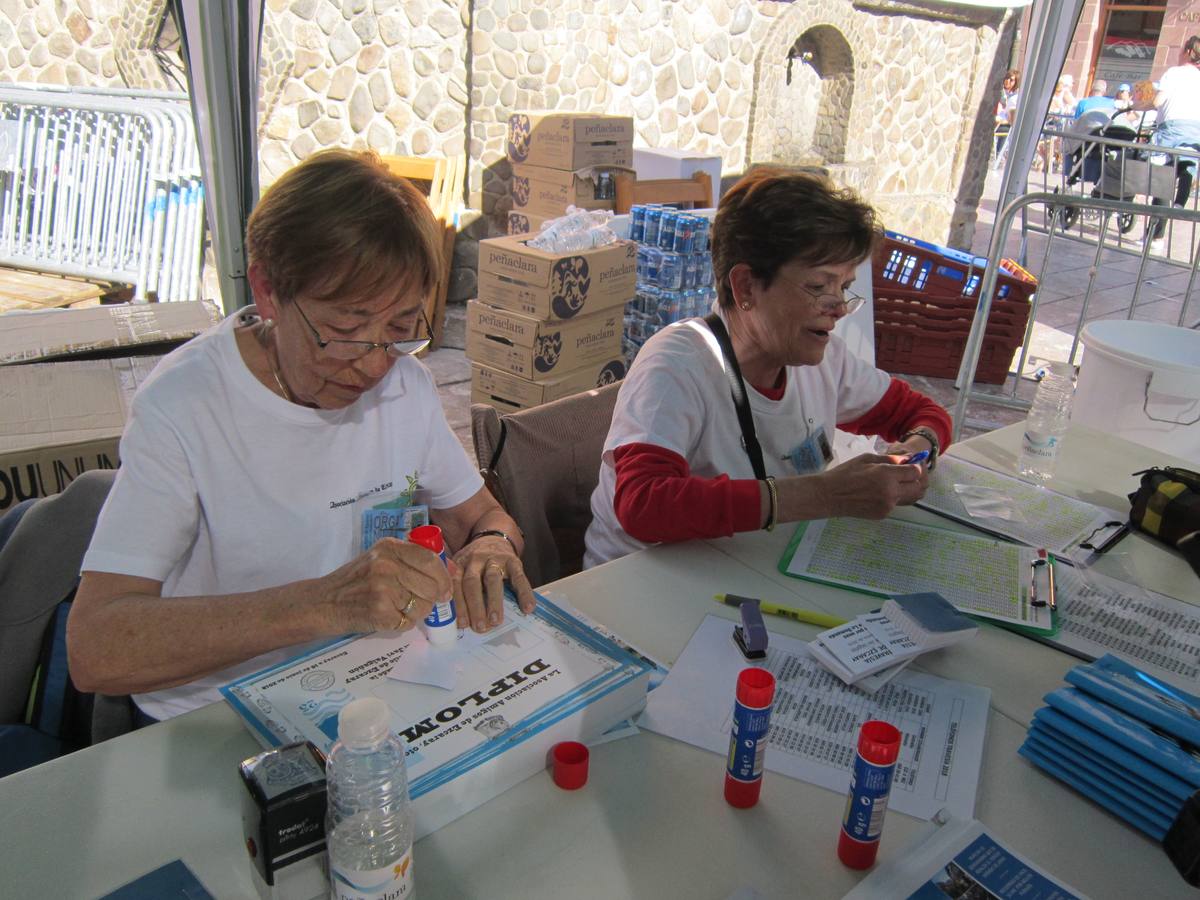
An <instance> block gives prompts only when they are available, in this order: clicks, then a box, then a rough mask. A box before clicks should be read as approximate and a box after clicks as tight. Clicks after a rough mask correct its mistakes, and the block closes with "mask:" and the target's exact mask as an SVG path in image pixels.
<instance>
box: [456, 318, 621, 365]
mask: <svg viewBox="0 0 1200 900" xmlns="http://www.w3.org/2000/svg"><path fill="white" fill-rule="evenodd" d="M624 324H625V321H624V310H623V309H622V308H621V307H619V306H618V307H614V308H612V309H607V310H601V311H600V312H598V313H595V314H594V315H590V316H579V317H578V318H575V319H572V320H571V321H569V322H557V321H549V322H547V321H543V320H541V319H536V318H533V317H531V316H525V315H521V314H520V313H515V312H512V311H511V310H507V309H499V308H497V307H495V306H488V305H487V304H486V303H482V302H480V301H479V300H469V301H467V359H469V360H471V361H472V362H475V363H479V364H480V365H484V366H490V367H491V368H493V369H499V370H500V371H501V372H507V373H509V374H510V375H519V376H520V377H521V378H527V379H529V380H530V381H550V380H552V379H554V378H557V377H558V376H559V374H560V373H564V372H571V371H574V370H575V369H582V368H585V367H588V366H593V365H594V366H600V365H601V364H603V363H605V362H607V361H609V360H612V359H614V358H616V357H618V356H620V355H621V331H622V328H623V327H624Z"/></svg>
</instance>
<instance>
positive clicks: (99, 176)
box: [0, 85, 204, 301]
mask: <svg viewBox="0 0 1200 900" xmlns="http://www.w3.org/2000/svg"><path fill="white" fill-rule="evenodd" d="M203 239H204V187H203V184H202V181H201V174H200V157H199V151H198V149H197V146H196V138H195V134H194V131H193V127H192V115H191V109H190V106H189V104H188V100H187V97H186V95H183V94H169V93H166V92H161V91H144V92H139V91H133V90H128V89H114V90H106V89H75V88H70V89H63V88H51V87H44V86H41V85H39V86H37V88H32V87H26V86H19V85H17V86H11V85H0V264H6V265H15V266H23V267H27V268H36V269H40V270H42V271H47V272H57V273H60V274H64V275H76V276H82V277H85V278H97V279H103V280H110V281H120V282H126V283H129V284H132V285H133V286H134V299H135V300H148V299H151V298H156V299H158V300H163V301H165V300H194V299H198V298H199V293H200V271H201V267H202V265H203Z"/></svg>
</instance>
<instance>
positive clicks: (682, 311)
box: [624, 204, 717, 362]
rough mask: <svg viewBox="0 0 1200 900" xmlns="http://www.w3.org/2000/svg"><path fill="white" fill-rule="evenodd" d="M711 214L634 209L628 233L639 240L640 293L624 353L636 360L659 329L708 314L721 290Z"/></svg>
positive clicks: (631, 308) (630, 309)
mask: <svg viewBox="0 0 1200 900" xmlns="http://www.w3.org/2000/svg"><path fill="white" fill-rule="evenodd" d="M709 227H710V223H709V220H708V218H707V217H705V216H703V215H700V214H697V213H692V212H689V211H686V210H679V209H676V208H674V207H671V206H663V205H659V204H646V205H637V206H634V207H633V208H632V209H630V211H629V237H630V239H631V240H634V241H637V242H638V254H637V293H636V294H635V295H634V298H633V300H632V301H630V303H629V305H628V306H626V307H625V342H624V347H625V356H626V359H627V360H628V361H629V362H633V358H634V356H636V355H637V352H638V350H640V349H641V347H642V345H643V344H644V343H646V341H647V340H648V339H649V338H650V336H651V335H653V334H654V333H655V332H657V331H658V330H659V329H660V328H664V327H666V326H667V325H670V324H671V323H672V322H678V321H680V320H681V319H687V318H690V317H692V316H703V315H707V314H708V312H709V308H710V307H711V306H712V303H713V300H715V299H716V296H717V294H716V290H715V288H714V287H713V268H712V253H711V252H710V250H709V244H708V232H709Z"/></svg>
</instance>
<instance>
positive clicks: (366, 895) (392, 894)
mask: <svg viewBox="0 0 1200 900" xmlns="http://www.w3.org/2000/svg"><path fill="white" fill-rule="evenodd" d="M412 862H413V859H412V848H411V847H410V848H409V849H408V852H406V853H405V854H404V856H402V857H400V859H398V860H397V861H396V862H394V863H392V864H391V865H390V866H384V867H383V868H382V869H368V870H362V869H346V868H342V867H341V866H336V865H333V864H332V863H331V864H330V866H329V887H330V897H331V898H332V900H406V898H408V897H412V896H413V864H412Z"/></svg>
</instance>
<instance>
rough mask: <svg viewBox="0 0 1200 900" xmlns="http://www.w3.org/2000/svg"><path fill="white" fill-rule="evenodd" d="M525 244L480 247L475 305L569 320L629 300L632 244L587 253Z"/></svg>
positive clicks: (511, 241) (500, 241)
mask: <svg viewBox="0 0 1200 900" xmlns="http://www.w3.org/2000/svg"><path fill="white" fill-rule="evenodd" d="M528 240H529V239H528V238H522V237H517V236H509V237H499V238H488V239H487V240H483V241H480V242H479V299H480V300H482V301H484V302H485V303H488V304H490V305H492V306H500V307H503V308H505V309H511V310H513V311H514V312H519V313H525V314H526V315H530V316H534V317H535V318H538V319H571V318H574V317H575V316H577V315H585V314H588V313H593V312H597V311H599V310H601V309H607V308H609V307H613V306H624V305H625V303H626V302H627V301H628V300H630V299H631V298H632V297H633V294H634V290H635V286H636V280H637V244H635V243H633V242H632V241H617V242H616V243H613V244H606V245H605V246H603V247H595V248H593V249H591V250H579V251H576V252H573V253H566V254H560V253H552V252H549V251H546V250H537V249H535V248H533V247H530V246H528V244H527V242H528Z"/></svg>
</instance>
